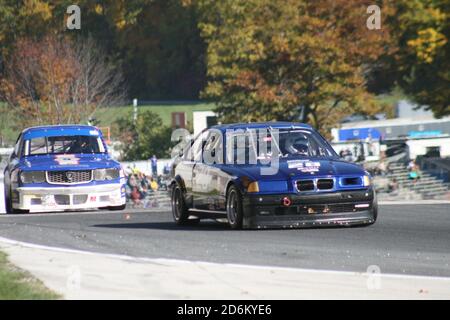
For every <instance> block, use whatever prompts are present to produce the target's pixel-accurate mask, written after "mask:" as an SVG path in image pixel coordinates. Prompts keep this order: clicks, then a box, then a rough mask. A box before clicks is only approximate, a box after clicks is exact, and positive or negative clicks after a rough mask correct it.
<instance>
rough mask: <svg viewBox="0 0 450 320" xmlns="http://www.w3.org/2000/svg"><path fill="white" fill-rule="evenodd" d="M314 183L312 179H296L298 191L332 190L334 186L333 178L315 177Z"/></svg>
mask: <svg viewBox="0 0 450 320" xmlns="http://www.w3.org/2000/svg"><path fill="white" fill-rule="evenodd" d="M315 181H316V184H314V180H313V179H305V180H297V182H296V183H297V190H298V191H301V192H303V191H314V190H316V189H317V190H332V189H333V187H334V180H333V179H316V180H315Z"/></svg>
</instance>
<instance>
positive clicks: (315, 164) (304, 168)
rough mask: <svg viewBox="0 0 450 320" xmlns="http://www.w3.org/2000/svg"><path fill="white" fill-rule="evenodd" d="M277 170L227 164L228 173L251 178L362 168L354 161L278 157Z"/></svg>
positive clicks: (342, 173)
mask: <svg viewBox="0 0 450 320" xmlns="http://www.w3.org/2000/svg"><path fill="white" fill-rule="evenodd" d="M279 160H280V162H279V165H278V170H275V172H276V173H275V174H267V173H264V172H263V171H262V170H261V169H262V168H269V166H262V165H234V166H227V167H228V169H225V170H226V171H229V173H230V174H234V175H237V176H244V175H245V176H248V177H249V178H251V179H253V180H266V181H270V180H272V181H275V180H289V179H300V178H306V177H315V176H317V177H319V176H330V175H331V176H337V175H339V176H345V175H363V174H364V172H365V171H364V169H363V168H362V167H361V166H359V165H357V164H354V163H349V162H345V161H342V160H337V159H326V160H324V159H314V158H309V159H304V158H300V159H287V160H286V159H279Z"/></svg>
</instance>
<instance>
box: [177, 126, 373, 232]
mask: <svg viewBox="0 0 450 320" xmlns="http://www.w3.org/2000/svg"><path fill="white" fill-rule="evenodd" d="M170 187H171V189H170V190H171V203H172V214H173V218H174V220H175V222H176V223H178V224H192V223H197V222H198V221H199V220H200V219H222V220H225V219H226V220H227V221H228V224H229V225H230V227H231V228H233V229H240V228H299V227H320V226H323V227H325V226H353V225H370V224H373V223H374V222H375V221H376V219H377V200H376V193H375V190H374V188H373V187H372V185H371V177H370V175H369V174H368V173H367V172H366V171H365V170H364V169H363V168H362V167H361V166H359V165H357V164H354V163H349V162H346V161H344V160H342V159H340V158H339V156H338V155H337V154H336V152H335V151H334V150H333V148H332V146H331V145H330V144H329V143H328V142H327V141H326V140H325V139H324V138H323V137H322V136H321V135H320V134H319V133H318V132H317V131H316V130H314V129H313V128H312V127H311V126H309V125H305V124H300V123H287V122H267V123H242V124H227V125H217V126H214V127H212V128H210V129H207V130H204V131H203V132H202V133H201V134H199V135H198V136H197V137H196V138H195V139H192V140H191V141H190V142H189V143H187V144H186V146H185V147H184V148H183V151H182V153H181V154H180V159H179V161H178V162H177V165H176V166H175V168H174V177H173V181H172V183H171V185H170Z"/></svg>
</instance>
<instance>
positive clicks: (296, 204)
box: [243, 188, 378, 229]
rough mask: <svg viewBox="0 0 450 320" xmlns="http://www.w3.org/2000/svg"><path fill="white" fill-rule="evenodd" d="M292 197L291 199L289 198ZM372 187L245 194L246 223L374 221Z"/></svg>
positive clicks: (269, 225) (273, 225) (302, 224)
mask: <svg viewBox="0 0 450 320" xmlns="http://www.w3.org/2000/svg"><path fill="white" fill-rule="evenodd" d="M286 199H288V200H286ZM377 210H378V207H377V201H376V194H375V191H374V190H373V189H371V188H369V189H365V190H355V191H341V192H333V193H316V194H307V195H301V194H295V195H292V194H289V195H249V194H247V195H246V196H244V197H243V211H244V217H243V227H244V228H250V229H260V228H301V227H327V226H328V227H329V226H352V225H364V224H372V223H374V222H375V220H376V218H377Z"/></svg>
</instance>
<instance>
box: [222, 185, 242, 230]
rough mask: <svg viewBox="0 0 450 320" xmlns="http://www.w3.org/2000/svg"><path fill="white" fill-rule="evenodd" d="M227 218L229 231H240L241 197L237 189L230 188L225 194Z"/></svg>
mask: <svg viewBox="0 0 450 320" xmlns="http://www.w3.org/2000/svg"><path fill="white" fill-rule="evenodd" d="M226 208H227V218H228V224H229V226H230V228H231V229H233V230H239V229H242V221H243V218H244V211H243V209H242V195H241V193H240V191H239V189H238V188H236V187H235V186H231V187H230V188H229V189H228V192H227V206H226Z"/></svg>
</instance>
